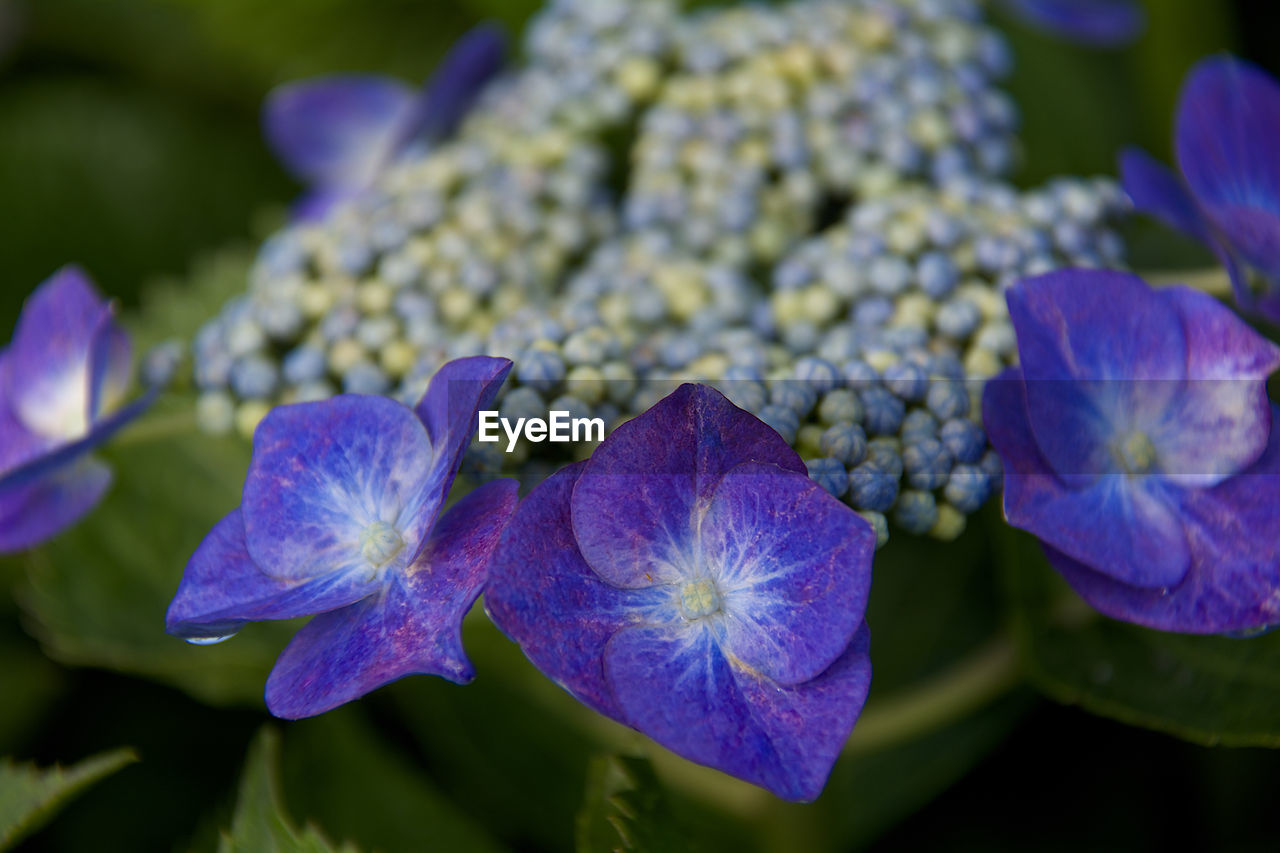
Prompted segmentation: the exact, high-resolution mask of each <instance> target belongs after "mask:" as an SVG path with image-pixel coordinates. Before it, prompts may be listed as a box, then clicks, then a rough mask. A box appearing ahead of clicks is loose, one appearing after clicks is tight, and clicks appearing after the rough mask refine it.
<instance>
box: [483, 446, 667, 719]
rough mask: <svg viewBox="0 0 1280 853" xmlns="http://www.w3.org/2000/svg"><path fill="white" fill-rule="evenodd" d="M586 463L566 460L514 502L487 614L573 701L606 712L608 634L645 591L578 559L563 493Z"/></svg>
mask: <svg viewBox="0 0 1280 853" xmlns="http://www.w3.org/2000/svg"><path fill="white" fill-rule="evenodd" d="M585 466H586V463H585V462H579V463H577V464H574V465H570V466H568V467H566V468H564V469H562V470H561V471H558V472H557V473H555V474H553V475H552V476H551V477H549V478H547V479H546V480H544V481H543V482H542V483H541V484H540V485H538V486H537V488H535V489H534V490H533V491H532V492H530V493H529V496H528V497H527V498H525V500H524V501H523V502H522V503H521V504H520V506H519V507H518V508H517V509H516V511H515V514H514V515H513V516H512V517H511V522H510V524H508V525H507V529H506V531H505V532H504V533H503V535H502V540H501V543H500V544H499V545H498V549H497V551H496V552H495V554H494V558H493V563H492V565H491V566H490V567H489V585H488V586H487V587H486V589H485V594H484V604H485V610H486V611H487V612H488V614H489V618H491V619H492V620H493V623H494V624H495V625H497V626H498V628H499V629H500V630H501V631H502V632H503V633H504V634H506V635H507V636H508V637H510V638H511V639H512V640H514V641H515V642H516V643H517V644H519V646H520V648H521V649H522V650H523V651H524V653H525V655H526V656H527V657H528V658H529V660H530V661H531V662H532V663H533V665H534V666H536V667H537V668H538V669H539V670H541V671H542V672H543V673H544V674H545V675H546V676H547V677H548V678H550V679H551V680H552V681H554V682H556V683H557V684H559V685H560V686H561V687H563V688H564V689H565V690H567V691H569V692H570V693H572V694H573V695H574V696H575V697H576V698H577V699H578V700H579V701H580V702H582V703H583V704H585V705H587V706H588V707H590V708H592V709H594V710H596V711H599V712H600V713H602V714H605V715H606V716H609V717H613V718H614V719H620V718H621V713H622V712H621V710H620V709H619V708H618V706H617V703H616V702H615V701H614V699H613V694H612V692H611V691H610V689H609V686H608V684H607V683H606V681H605V678H604V669H603V667H602V665H601V656H602V655H603V654H604V647H605V643H606V642H608V640H609V637H611V636H612V635H613V634H614V633H616V632H617V631H618V629H619V628H621V627H622V626H624V625H627V624H630V623H631V622H633V621H635V618H636V616H637V614H639V613H641V612H642V611H643V606H644V602H645V593H643V592H634V591H624V590H619V589H616V588H615V587H612V586H609V585H608V584H606V583H605V582H604V581H602V580H601V579H600V576H599V575H597V574H596V573H595V572H593V571H592V570H591V567H590V566H588V565H587V564H586V561H585V560H583V559H582V554H581V553H580V552H579V551H578V546H577V543H576V542H575V541H574V538H573V527H572V525H571V524H570V518H569V516H570V513H569V500H570V496H571V494H572V493H573V484H574V482H575V481H576V480H577V479H578V475H579V474H580V473H581V472H582V469H583V468H584V467H585Z"/></svg>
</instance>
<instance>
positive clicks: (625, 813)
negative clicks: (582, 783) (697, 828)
mask: <svg viewBox="0 0 1280 853" xmlns="http://www.w3.org/2000/svg"><path fill="white" fill-rule="evenodd" d="M693 849H694V848H693V846H692V845H691V844H690V842H689V837H688V833H687V830H685V829H684V828H682V827H681V826H680V824H679V822H678V821H677V820H676V818H675V816H674V815H673V814H672V813H671V809H670V807H669V806H668V804H667V795H666V792H665V791H663V789H662V786H661V785H660V784H659V782H658V777H657V775H656V774H655V773H654V772H653V765H651V764H650V763H649V762H648V761H647V760H645V759H643V758H635V757H631V756H624V755H608V756H601V757H599V758H595V759H592V761H591V766H590V767H589V768H588V770H587V793H586V798H585V800H584V802H583V804H582V809H581V810H580V811H579V812H578V821H577V851H578V853H605V851H622V853H630V852H631V851H634V853H687V851H691V850H693Z"/></svg>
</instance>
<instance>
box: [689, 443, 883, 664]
mask: <svg viewBox="0 0 1280 853" xmlns="http://www.w3.org/2000/svg"><path fill="white" fill-rule="evenodd" d="M701 529H702V553H703V556H704V558H705V560H706V564H707V567H708V569H709V571H710V572H711V573H712V575H713V576H715V577H716V579H717V580H716V583H717V584H718V586H719V594H720V596H721V598H722V600H723V607H724V611H725V613H726V614H727V617H726V618H725V620H724V639H723V643H724V648H725V649H726V651H728V652H729V653H731V654H732V655H733V656H734V658H736V659H737V660H739V661H741V662H742V663H743V664H744V665H745V666H746V667H748V668H750V669H753V670H755V671H757V672H759V673H760V674H761V675H763V676H765V677H766V678H769V679H771V680H773V681H775V682H778V683H779V684H798V683H800V682H804V681H808V680H810V679H812V678H814V677H816V676H817V675H818V674H820V673H821V672H823V671H824V670H826V668H827V667H829V666H830V665H831V664H832V662H833V661H835V659H836V658H838V657H839V656H840V655H841V654H842V653H843V652H844V650H845V648H846V647H847V646H848V645H849V641H850V639H851V638H852V636H853V632H854V630H855V629H856V628H857V627H858V625H860V624H861V623H862V617H863V612H864V611H865V610H866V606H867V592H868V591H869V589H870V587H871V558H872V555H873V554H874V552H875V543H876V535H875V532H874V530H873V529H872V527H871V525H870V524H868V523H867V521H866V520H865V519H863V518H862V516H860V515H858V514H857V513H856V512H854V511H853V510H851V509H849V507H847V506H845V505H844V504H842V503H841V502H840V501H839V500H837V499H836V498H833V497H832V496H831V495H830V494H829V493H828V492H827V491H826V490H824V489H823V488H822V487H821V486H819V485H818V484H817V483H815V482H813V480H811V479H809V478H808V477H806V476H804V475H801V474H796V473H793V472H790V471H783V470H782V469H781V468H779V467H777V466H776V465H761V464H759V463H746V464H744V465H739V466H738V467H736V468H733V469H732V470H730V471H729V473H727V474H726V475H725V476H724V478H723V479H722V480H721V481H720V486H719V487H718V488H717V489H716V491H715V493H714V495H713V497H712V499H711V505H710V507H709V508H708V509H707V513H706V515H705V516H704V517H703V519H702V525H701Z"/></svg>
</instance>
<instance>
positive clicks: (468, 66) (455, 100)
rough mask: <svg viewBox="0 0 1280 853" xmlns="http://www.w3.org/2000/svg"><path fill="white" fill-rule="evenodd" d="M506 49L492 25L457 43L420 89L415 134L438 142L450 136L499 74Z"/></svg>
mask: <svg viewBox="0 0 1280 853" xmlns="http://www.w3.org/2000/svg"><path fill="white" fill-rule="evenodd" d="M506 49H507V38H506V34H505V33H503V31H502V29H501V28H500V27H497V26H494V25H493V24H481V25H480V26H478V27H474V28H472V29H471V30H470V31H468V32H467V33H466V35H464V36H463V37H462V38H461V39H459V40H458V42H457V44H455V45H454V46H453V47H452V48H451V49H450V50H449V53H448V54H446V55H445V57H444V59H443V60H441V62H440V65H439V66H438V67H437V68H436V70H435V72H434V73H432V75H431V77H430V79H428V80H427V83H426V86H424V87H423V91H422V94H421V95H420V97H419V106H418V109H419V113H418V120H417V122H416V127H415V134H421V135H424V136H426V137H427V138H428V139H440V138H442V137H445V136H448V135H449V134H451V133H453V131H454V130H455V129H456V128H457V126H458V125H459V124H460V123H461V122H462V119H463V118H464V117H465V116H466V114H467V112H468V111H469V110H470V109H471V106H472V104H474V103H475V101H476V98H478V97H479V96H480V93H481V92H482V91H484V87H485V86H486V85H487V84H488V83H489V82H490V81H491V80H492V79H493V78H494V77H496V76H497V75H498V72H500V71H501V70H502V64H503V61H504V58H505V54H506ZM405 141H406V142H407V141H408V140H405Z"/></svg>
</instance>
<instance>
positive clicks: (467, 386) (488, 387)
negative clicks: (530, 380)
mask: <svg viewBox="0 0 1280 853" xmlns="http://www.w3.org/2000/svg"><path fill="white" fill-rule="evenodd" d="M510 372H511V359H509V358H492V357H490V356H487V355H477V356H472V357H470V358H459V359H455V360H453V361H450V362H448V363H446V364H445V365H443V366H442V367H441V368H440V369H439V370H437V371H436V373H435V375H434V376H432V377H431V383H430V384H429V385H428V386H427V391H426V393H425V394H423V395H422V399H421V400H419V401H418V405H417V406H416V407H415V408H414V411H415V412H416V413H417V415H418V418H419V419H420V420H421V421H422V423H423V425H424V426H425V427H426V429H427V435H428V436H429V437H430V439H431V448H432V452H433V453H434V454H435V457H436V464H437V465H438V466H440V467H441V468H443V470H445V471H448V472H449V476H448V477H447V478H446V479H445V481H444V482H443V483H442V484H441V487H440V488H441V492H440V500H442V501H443V500H444V498H445V496H446V495H448V493H449V487H450V485H452V483H453V476H454V473H455V472H456V471H457V470H458V465H459V464H460V463H461V461H462V455H463V454H464V453H465V452H466V450H467V445H469V444H470V443H471V439H472V437H473V436H474V435H475V434H476V425H477V422H478V420H479V418H478V412H479V410H481V409H484V408H487V407H488V406H490V405H491V404H492V403H493V398H494V397H495V396H497V393H498V389H500V388H501V387H502V383H503V382H504V381H506V378H507V374H508V373H510Z"/></svg>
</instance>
